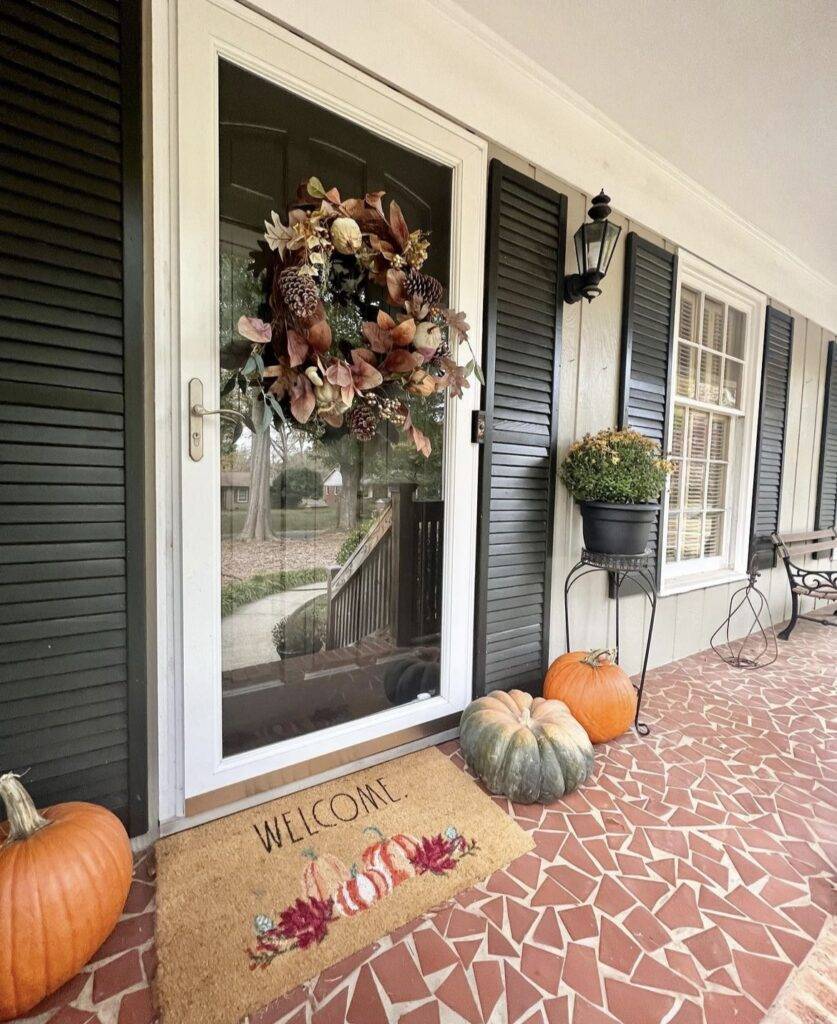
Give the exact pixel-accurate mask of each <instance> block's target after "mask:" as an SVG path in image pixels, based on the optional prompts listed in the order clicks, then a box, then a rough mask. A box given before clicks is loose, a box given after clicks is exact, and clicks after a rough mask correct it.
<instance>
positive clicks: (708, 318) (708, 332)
mask: <svg viewBox="0 0 837 1024" xmlns="http://www.w3.org/2000/svg"><path fill="white" fill-rule="evenodd" d="M701 340H702V341H703V344H704V345H705V346H706V347H707V348H714V349H715V351H716V352H720V351H721V350H722V349H723V347H724V304H723V303H722V302H718V301H717V300H716V299H710V298H708V297H704V300H703V335H702V339H701Z"/></svg>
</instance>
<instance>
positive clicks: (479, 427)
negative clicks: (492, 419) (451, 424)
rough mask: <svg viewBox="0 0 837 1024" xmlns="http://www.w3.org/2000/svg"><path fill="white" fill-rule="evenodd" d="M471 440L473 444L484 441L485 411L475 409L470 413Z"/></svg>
mask: <svg viewBox="0 0 837 1024" xmlns="http://www.w3.org/2000/svg"><path fill="white" fill-rule="evenodd" d="M471 441H472V442H473V443H474V444H484V443H485V411H484V410H483V409H475V410H474V411H473V412H472V413H471Z"/></svg>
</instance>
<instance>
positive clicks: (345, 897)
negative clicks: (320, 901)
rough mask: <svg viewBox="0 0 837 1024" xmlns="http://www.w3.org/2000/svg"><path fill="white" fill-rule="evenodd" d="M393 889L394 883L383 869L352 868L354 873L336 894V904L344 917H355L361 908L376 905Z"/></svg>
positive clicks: (364, 908)
mask: <svg viewBox="0 0 837 1024" xmlns="http://www.w3.org/2000/svg"><path fill="white" fill-rule="evenodd" d="M391 891H392V884H391V882H390V880H389V878H388V877H387V876H386V875H385V874H384V872H383V871H378V869H377V868H366V870H365V871H358V870H357V869H356V868H352V875H351V878H349V879H348V881H346V882H344V883H343V884H342V885H341V886H340V888H339V889H338V890H337V892H336V893H335V895H334V906H335V908H336V909H337V912H338V913H340V914H343V916H344V917H354V915H355V914H359V913H360V912H361V910H367V909H368V908H369V907H372V906H374V905H375V904H376V903H377V902H378V900H379V899H380V898H381V897H382V896H386V894H387V893H388V892H391Z"/></svg>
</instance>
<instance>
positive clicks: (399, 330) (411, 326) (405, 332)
mask: <svg viewBox="0 0 837 1024" xmlns="http://www.w3.org/2000/svg"><path fill="white" fill-rule="evenodd" d="M390 334H391V335H392V343H393V345H394V346H395V347H396V348H407V347H408V346H410V345H412V343H413V339H414V338H415V336H416V322H415V320H413V319H412V318H410V319H408V320H402V321H401V323H400V324H399V325H398V326H397V327H394V328H393V329H392V331H391V332H390Z"/></svg>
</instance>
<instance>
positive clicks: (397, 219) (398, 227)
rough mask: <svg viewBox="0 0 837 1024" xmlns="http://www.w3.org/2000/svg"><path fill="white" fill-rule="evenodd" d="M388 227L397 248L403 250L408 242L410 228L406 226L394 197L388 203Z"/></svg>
mask: <svg viewBox="0 0 837 1024" xmlns="http://www.w3.org/2000/svg"><path fill="white" fill-rule="evenodd" d="M389 229H390V231H391V232H392V237H393V238H394V239H395V241H396V243H397V244H398V247H399V249H400V250H401V251H402V252H403V251H404V250H405V249H406V248H407V246H408V245H409V244H410V229H409V228H408V227H407V221H406V220H404V214H403V213H402V212H401V207H400V206H399V205H398V203H396V201H395V200H394V199H393V200H392V202H391V203H390V204H389Z"/></svg>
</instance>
